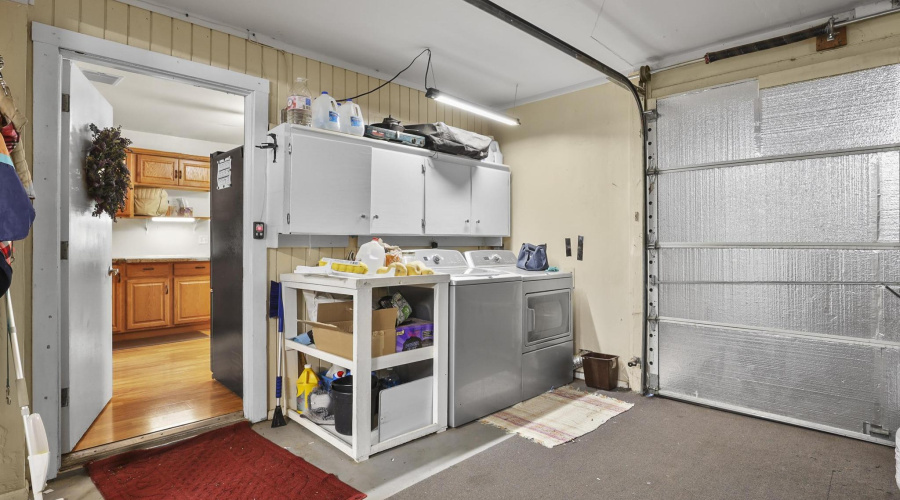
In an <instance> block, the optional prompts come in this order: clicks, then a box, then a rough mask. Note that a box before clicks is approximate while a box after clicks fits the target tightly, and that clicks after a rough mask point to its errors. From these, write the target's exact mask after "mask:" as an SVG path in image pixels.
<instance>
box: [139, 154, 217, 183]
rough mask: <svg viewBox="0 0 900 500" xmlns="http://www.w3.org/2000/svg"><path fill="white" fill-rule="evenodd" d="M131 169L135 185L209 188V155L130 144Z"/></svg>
mask: <svg viewBox="0 0 900 500" xmlns="http://www.w3.org/2000/svg"><path fill="white" fill-rule="evenodd" d="M132 152H133V154H134V166H133V167H132V170H131V175H132V178H133V179H134V184H136V185H137V186H138V187H140V186H148V187H161V188H173V189H182V190H187V191H209V175H210V173H209V172H210V169H209V158H208V157H206V156H194V155H185V154H180V153H170V152H166V151H154V150H151V149H137V148H132Z"/></svg>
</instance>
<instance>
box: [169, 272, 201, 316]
mask: <svg viewBox="0 0 900 500" xmlns="http://www.w3.org/2000/svg"><path fill="white" fill-rule="evenodd" d="M172 288H173V289H174V290H175V306H174V310H175V318H174V324H176V325H188V324H191V323H202V322H205V321H209V319H210V314H209V275H207V276H176V277H175V278H174V279H173V286H172Z"/></svg>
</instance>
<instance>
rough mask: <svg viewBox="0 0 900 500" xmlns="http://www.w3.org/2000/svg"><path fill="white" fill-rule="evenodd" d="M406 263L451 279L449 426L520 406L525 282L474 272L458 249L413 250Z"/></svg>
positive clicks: (497, 273) (489, 271)
mask: <svg viewBox="0 0 900 500" xmlns="http://www.w3.org/2000/svg"><path fill="white" fill-rule="evenodd" d="M404 260H406V261H407V262H411V261H416V260H418V261H422V262H423V263H424V264H425V265H426V266H428V267H430V268H431V269H433V270H434V272H435V273H445V274H449V275H450V293H449V295H450V304H449V316H450V321H449V327H450V328H449V383H448V390H447V393H448V405H447V408H448V412H449V414H448V415H447V417H448V418H447V422H448V425H450V427H458V426H460V425H463V424H465V423H468V422H471V421H473V420H475V419H478V418H481V417H484V416H487V415H490V414H491V413H494V412H496V411H499V410H502V409H504V408H507V407H509V406H512V405H514V404H516V403H519V402H520V401H522V349H523V345H522V335H521V331H522V318H523V316H522V300H521V298H522V278H521V277H520V276H518V275H515V274H510V273H505V272H502V271H497V270H493V269H471V268H469V266H468V264H467V263H466V260H465V258H464V257H463V255H462V254H461V253H460V252H458V251H456V250H444V249H428V250H412V251H409V252H404ZM570 357H571V356H570Z"/></svg>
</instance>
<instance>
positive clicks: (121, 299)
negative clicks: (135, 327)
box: [112, 265, 125, 333]
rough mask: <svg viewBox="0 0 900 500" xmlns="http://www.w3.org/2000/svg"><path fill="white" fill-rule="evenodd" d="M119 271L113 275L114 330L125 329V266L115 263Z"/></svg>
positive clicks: (119, 331)
mask: <svg viewBox="0 0 900 500" xmlns="http://www.w3.org/2000/svg"><path fill="white" fill-rule="evenodd" d="M113 269H117V270H118V271H119V272H118V273H117V274H114V275H113V277H112V280H113V283H112V331H113V333H121V332H124V331H125V284H124V283H123V281H124V280H125V276H124V275H125V266H120V265H114V266H113Z"/></svg>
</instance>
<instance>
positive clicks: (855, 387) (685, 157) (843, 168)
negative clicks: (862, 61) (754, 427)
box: [647, 66, 900, 444]
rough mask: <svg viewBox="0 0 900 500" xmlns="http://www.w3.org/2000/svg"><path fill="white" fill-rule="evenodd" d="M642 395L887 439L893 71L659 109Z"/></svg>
mask: <svg viewBox="0 0 900 500" xmlns="http://www.w3.org/2000/svg"><path fill="white" fill-rule="evenodd" d="M657 112H658V118H657V120H656V121H655V122H652V125H651V128H652V129H654V130H652V131H651V133H650V134H649V136H648V141H650V142H651V144H650V152H649V153H648V154H650V155H651V156H653V158H652V159H651V165H650V168H651V175H649V176H648V179H647V186H648V192H649V201H648V203H650V205H648V216H649V217H650V218H649V219H648V221H649V228H648V231H649V235H648V243H649V245H650V248H651V250H650V251H649V253H648V274H649V283H650V284H649V287H648V290H649V297H648V306H649V307H648V318H649V324H648V335H649V337H648V349H649V351H648V362H650V363H652V365H649V366H648V374H649V377H648V381H649V385H650V387H651V388H653V389H656V390H657V392H658V393H659V394H662V395H665V396H669V397H673V398H679V399H684V400H688V401H693V402H698V403H703V404H708V405H712V406H715V407H720V408H725V409H729V410H734V411H738V412H742V413H747V414H752V415H757V416H762V417H766V418H771V419H775V420H780V421H784V422H790V423H794V424H799V425H804V426H808V427H812V428H816V429H821V430H825V431H829V432H834V433H837V434H842V435H847V436H852V437H857V438H860V439H866V440H870V441H876V442H882V443H885V444H888V443H890V442H891V441H892V439H893V435H894V431H895V430H896V429H897V427H898V425H900V153H898V151H900V66H885V67H880V68H875V69H870V70H866V71H860V72H857V73H850V74H844V75H840V76H835V77H829V78H823V79H818V80H812V81H806V82H801V83H796V84H791V85H785V86H779V87H772V88H764V89H760V88H759V84H758V82H757V81H755V80H754V81H745V82H740V83H735V84H732V85H727V86H721V87H716V88H711V89H706V90H702V91H698V92H692V93H688V94H682V95H677V96H673V97H669V98H665V99H660V100H659V101H658V102H657Z"/></svg>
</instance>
